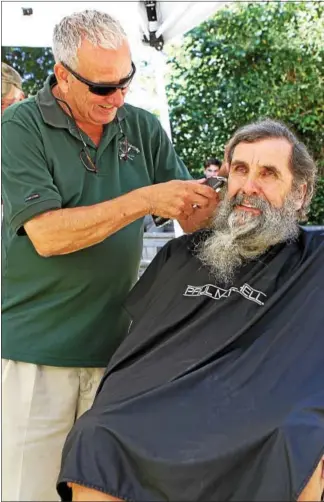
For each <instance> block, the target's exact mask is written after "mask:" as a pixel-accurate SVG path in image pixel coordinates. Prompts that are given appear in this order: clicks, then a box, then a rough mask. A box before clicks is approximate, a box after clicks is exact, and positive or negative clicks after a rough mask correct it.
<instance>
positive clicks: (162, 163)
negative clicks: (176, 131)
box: [154, 123, 192, 183]
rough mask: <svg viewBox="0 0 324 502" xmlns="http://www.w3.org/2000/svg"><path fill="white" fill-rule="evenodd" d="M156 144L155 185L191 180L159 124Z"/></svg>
mask: <svg viewBox="0 0 324 502" xmlns="http://www.w3.org/2000/svg"><path fill="white" fill-rule="evenodd" d="M158 128H159V129H158V144H157V146H156V150H155V151H156V154H155V180H154V181H155V183H163V182H166V181H171V180H191V179H192V176H191V175H190V173H189V171H188V169H187V168H186V166H185V165H184V163H183V162H182V160H181V159H180V158H179V156H178V155H177V154H176V151H175V149H174V147H173V145H172V143H171V141H170V139H169V138H168V136H167V134H166V132H165V131H164V129H163V127H162V126H161V124H160V123H158Z"/></svg>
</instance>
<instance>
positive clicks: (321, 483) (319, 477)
mask: <svg viewBox="0 0 324 502" xmlns="http://www.w3.org/2000/svg"><path fill="white" fill-rule="evenodd" d="M323 490H324V457H323V458H322V460H321V461H320V463H319V464H318V466H317V467H316V470H315V472H314V474H313V476H312V477H311V478H310V480H309V481H308V483H307V485H306V486H305V488H304V489H303V491H302V492H301V494H300V495H299V497H298V500H297V502H310V501H311V502H317V501H320V500H321V496H322V493H323Z"/></svg>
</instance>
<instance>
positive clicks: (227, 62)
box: [167, 2, 324, 223]
mask: <svg viewBox="0 0 324 502" xmlns="http://www.w3.org/2000/svg"><path fill="white" fill-rule="evenodd" d="M168 79H169V81H168V86H167V92H168V99H169V105H170V116H171V124H172V132H173V141H174V144H175V147H176V149H177V152H178V153H179V155H180V156H181V157H182V158H183V160H184V161H185V163H186V164H187V166H188V167H189V169H190V170H191V172H192V174H193V175H196V176H198V175H201V173H202V165H203V161H204V160H205V159H206V158H208V157H210V156H217V157H220V158H222V155H223V151H224V145H225V143H226V142H227V141H228V139H229V138H230V136H231V135H232V134H233V133H234V131H235V130H236V129H237V128H238V127H240V126H241V125H243V124H246V123H249V122H252V121H255V120H257V119H259V118H264V117H270V118H273V119H279V120H281V121H283V122H285V123H286V124H287V125H288V126H289V127H290V128H291V129H292V130H293V131H294V132H295V133H296V134H297V136H298V137H299V138H300V139H301V140H302V141H303V142H304V143H305V144H306V145H307V147H308V148H309V150H310V152H311V153H312V155H313V156H314V158H315V160H316V162H317V164H318V166H319V169H320V173H321V175H322V176H324V126H323V124H324V4H323V3H322V4H321V3H318V2H314V3H312V2H307V3H295V2H293V3H290V2H269V3H265V2H253V3H244V2H242V3H241V2H238V3H236V4H234V5H233V4H232V5H230V6H229V7H228V8H225V9H222V10H220V11H218V12H217V13H216V14H215V16H214V17H213V18H211V19H210V20H208V21H207V22H205V23H204V24H202V25H201V26H199V27H198V28H195V29H194V30H192V31H191V32H189V33H188V34H187V35H186V37H185V40H184V44H183V45H182V46H181V47H177V48H173V49H172V50H171V51H170V58H169V77H168ZM323 199H324V189H323V179H322V180H321V181H320V182H319V187H318V192H317V196H316V198H315V199H314V203H313V205H312V210H311V214H310V220H309V221H310V222H311V223H324V217H323V203H324V200H323Z"/></svg>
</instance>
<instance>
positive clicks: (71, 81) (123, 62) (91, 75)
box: [54, 40, 132, 125]
mask: <svg viewBox="0 0 324 502" xmlns="http://www.w3.org/2000/svg"><path fill="white" fill-rule="evenodd" d="M77 54H78V66H77V68H75V71H76V72H77V73H78V74H79V75H81V76H82V77H83V78H85V79H87V80H90V81H92V82H95V83H106V84H118V83H119V81H120V80H122V79H123V78H125V77H127V76H128V75H129V73H130V72H131V69H132V66H131V62H132V61H131V54H130V49H129V45H128V42H127V41H126V40H125V42H124V43H123V44H122V45H121V46H120V47H119V48H118V49H116V50H115V49H104V48H102V47H96V46H94V45H92V44H91V43H90V42H89V41H88V40H83V42H82V44H81V46H80V48H79V49H78V53H77ZM54 70H55V75H56V78H57V80H58V84H59V87H60V89H61V91H62V92H63V93H64V94H65V97H66V98H67V100H68V102H69V104H70V106H71V108H72V111H73V112H74V114H75V117H76V119H77V120H79V121H81V122H86V123H88V124H93V125H103V124H108V123H109V122H111V121H112V120H114V118H115V116H116V112H117V110H118V108H120V107H121V106H123V104H124V99H125V95H126V93H127V90H128V89H127V88H126V89H122V90H121V89H118V90H116V91H115V92H114V93H113V94H110V95H109V96H97V95H95V94H92V93H91V92H90V91H89V88H88V86H87V85H86V84H84V83H82V82H80V81H79V80H77V79H76V78H75V77H74V76H73V75H71V73H70V72H69V71H68V70H66V69H65V68H64V67H63V66H62V65H61V64H60V63H57V64H56V65H55V68H54Z"/></svg>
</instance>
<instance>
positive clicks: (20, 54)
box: [1, 47, 54, 96]
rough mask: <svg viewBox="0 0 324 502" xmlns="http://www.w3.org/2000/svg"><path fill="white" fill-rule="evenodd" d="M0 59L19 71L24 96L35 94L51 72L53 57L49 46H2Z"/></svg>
mask: <svg viewBox="0 0 324 502" xmlns="http://www.w3.org/2000/svg"><path fill="white" fill-rule="evenodd" d="M1 61H3V62H4V63H7V64H8V65H10V66H12V67H13V68H15V69H16V70H17V71H18V73H20V75H21V76H22V78H23V88H24V92H25V94H26V96H31V95H33V94H36V92H37V91H38V90H39V89H41V88H42V87H43V84H44V81H45V80H46V77H47V76H48V75H50V74H51V73H53V66H54V58H53V54H52V50H51V49H50V48H49V47H2V49H1Z"/></svg>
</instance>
